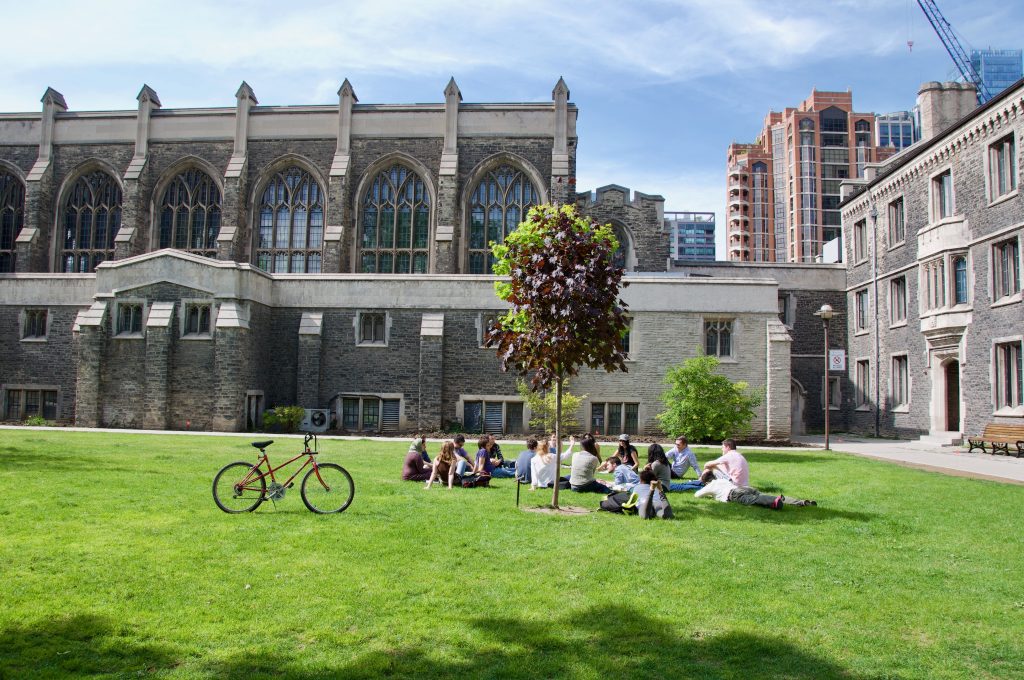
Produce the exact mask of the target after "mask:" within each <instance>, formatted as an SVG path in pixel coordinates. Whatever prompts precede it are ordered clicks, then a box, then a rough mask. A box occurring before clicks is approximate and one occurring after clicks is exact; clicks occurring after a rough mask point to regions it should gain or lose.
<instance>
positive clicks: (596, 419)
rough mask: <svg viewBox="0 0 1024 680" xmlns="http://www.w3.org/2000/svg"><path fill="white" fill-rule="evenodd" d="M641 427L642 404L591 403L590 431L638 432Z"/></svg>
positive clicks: (606, 432)
mask: <svg viewBox="0 0 1024 680" xmlns="http://www.w3.org/2000/svg"><path fill="white" fill-rule="evenodd" d="M639 427H640V404H630V403H619V402H607V403H596V402H595V403H593V404H591V405H590V431H591V432H593V433H595V434H603V435H608V436H614V435H617V434H622V433H626V434H637V433H638V432H639Z"/></svg>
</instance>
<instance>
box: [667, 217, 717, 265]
mask: <svg viewBox="0 0 1024 680" xmlns="http://www.w3.org/2000/svg"><path fill="white" fill-rule="evenodd" d="M665 227H666V229H667V231H668V232H669V233H670V234H672V257H673V259H675V260H689V261H694V260H703V261H709V262H713V261H714V259H715V213H713V212H668V211H666V212H665Z"/></svg>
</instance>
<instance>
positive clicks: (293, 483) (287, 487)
mask: <svg viewBox="0 0 1024 680" xmlns="http://www.w3.org/2000/svg"><path fill="white" fill-rule="evenodd" d="M293 486H295V482H292V483H291V484H289V485H288V486H286V487H284V488H286V489H290V488H292V487H293Z"/></svg>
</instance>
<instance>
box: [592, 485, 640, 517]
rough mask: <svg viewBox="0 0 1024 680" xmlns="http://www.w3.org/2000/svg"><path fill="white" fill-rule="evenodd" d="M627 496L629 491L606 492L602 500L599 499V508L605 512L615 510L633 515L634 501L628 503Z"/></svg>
mask: <svg viewBox="0 0 1024 680" xmlns="http://www.w3.org/2000/svg"><path fill="white" fill-rule="evenodd" d="M629 498H630V493H629V492H628V491H620V492H618V493H611V494H608V495H607V496H605V497H604V500H603V501H601V505H600V509H601V510H604V511H606V512H615V513H618V514H620V515H635V514H636V503H634V504H633V505H629Z"/></svg>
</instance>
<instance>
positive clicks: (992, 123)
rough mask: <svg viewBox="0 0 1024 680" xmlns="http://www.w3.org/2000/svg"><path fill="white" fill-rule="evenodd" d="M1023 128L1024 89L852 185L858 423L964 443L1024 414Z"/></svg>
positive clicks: (846, 211) (851, 291)
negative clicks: (1023, 366) (1023, 273)
mask: <svg viewBox="0 0 1024 680" xmlns="http://www.w3.org/2000/svg"><path fill="white" fill-rule="evenodd" d="M936 85H937V84H936ZM943 127H945V126H943ZM1022 134H1024V87H1021V86H1018V87H1016V88H1011V89H1009V90H1007V91H1006V92H1004V93H1003V94H1002V95H1000V96H998V97H996V98H995V99H993V100H991V101H990V102H988V103H987V104H986V105H985V106H983V107H980V108H978V109H976V110H975V111H973V112H972V113H970V114H969V115H967V116H966V117H964V118H962V119H961V120H959V121H956V122H955V123H954V124H953V125H950V126H948V127H945V129H944V130H943V131H942V132H940V133H938V134H936V135H935V136H934V137H933V138H931V139H927V140H926V141H924V142H922V143H920V144H919V145H917V146H915V147H912V148H911V149H909V150H907V151H904V152H903V153H902V154H900V155H899V156H896V157H895V159H894V160H893V161H892V162H890V163H889V164H888V165H886V166H883V167H881V168H880V169H878V171H877V172H878V174H877V175H876V176H873V177H869V179H868V180H866V181H863V182H859V183H856V184H855V185H854V186H852V187H851V189H852V190H853V192H854V193H852V196H850V197H849V198H848V199H847V200H846V202H845V203H844V205H843V226H844V230H845V234H846V238H845V239H844V241H845V248H846V259H847V261H848V262H849V265H848V280H847V304H848V309H849V310H850V316H851V318H850V322H849V338H848V343H849V353H850V362H849V365H850V370H849V379H850V381H851V382H852V384H853V385H854V388H855V390H856V397H855V404H854V408H855V410H854V412H853V416H852V421H851V426H852V427H853V428H854V429H856V430H859V431H862V432H869V433H873V432H875V431H876V427H877V430H878V431H879V432H880V433H881V434H883V435H900V436H916V435H919V434H925V433H932V434H933V435H936V436H943V437H945V438H946V439H956V438H959V437H960V435H965V436H966V435H976V434H979V433H980V432H981V431H982V429H983V428H984V427H985V425H986V424H987V423H990V422H999V423H1015V424H1020V423H1021V422H1024V420H1022V419H1024V404H1022V400H1021V390H1022V375H1021V348H1022V340H1024V302H1022V299H1021V247H1022V245H1024V243H1022V241H1024V227H1022V224H1024V200H1022V197H1021V194H1020V193H1019V189H1018V183H1019V177H1020V169H1021V167H1020V166H1021V161H1020V156H1019V153H1018V149H1019V148H1020V140H1021V135H1022ZM871 174H874V172H872V173H871Z"/></svg>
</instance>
